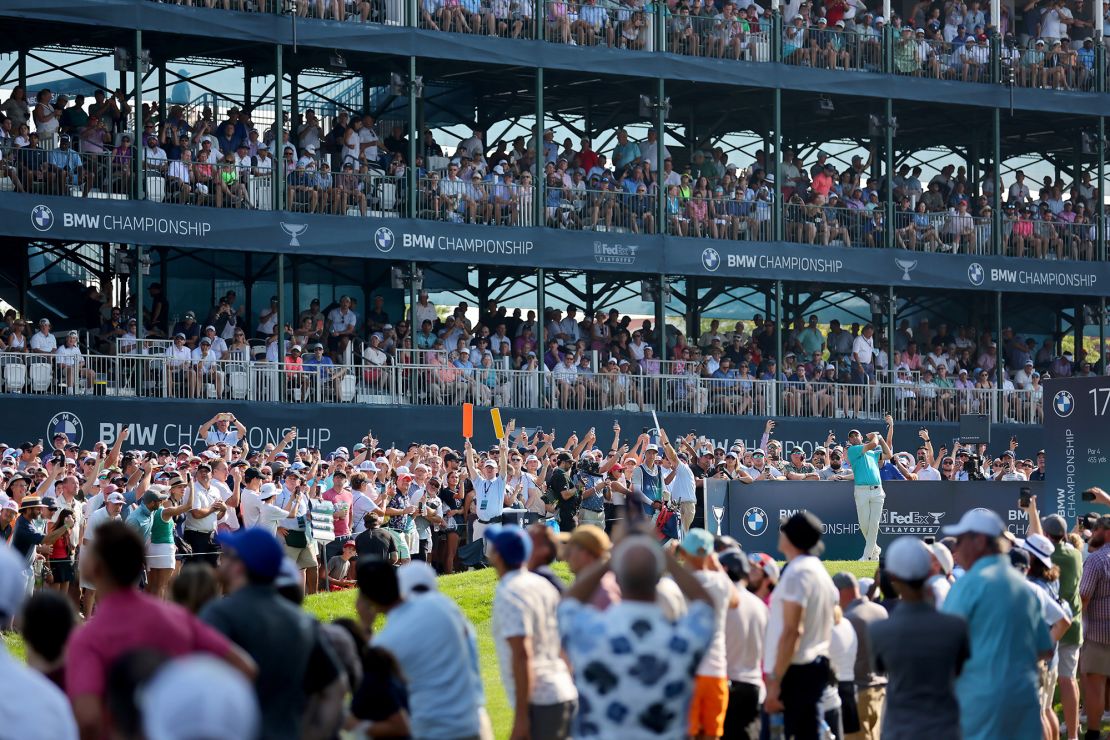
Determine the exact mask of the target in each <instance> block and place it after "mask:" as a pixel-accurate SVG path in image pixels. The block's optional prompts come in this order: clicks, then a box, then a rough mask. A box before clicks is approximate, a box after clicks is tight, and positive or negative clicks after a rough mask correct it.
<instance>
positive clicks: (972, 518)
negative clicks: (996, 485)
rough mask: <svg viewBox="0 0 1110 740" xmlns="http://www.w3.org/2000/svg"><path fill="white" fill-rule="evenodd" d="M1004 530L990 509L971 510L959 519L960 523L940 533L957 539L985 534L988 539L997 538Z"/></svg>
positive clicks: (1004, 527) (951, 525) (1003, 526)
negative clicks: (970, 534) (965, 535)
mask: <svg viewBox="0 0 1110 740" xmlns="http://www.w3.org/2000/svg"><path fill="white" fill-rule="evenodd" d="M1005 529H1006V525H1005V524H1003V523H1002V520H1001V519H999V518H998V514H995V513H994V512H993V511H991V510H990V509H972V510H971V511H968V512H966V513H964V515H963V516H962V517H960V521H958V522H956V523H955V524H950V525H949V526H947V527H945V528H944V529H943V530H942V531H943V532H944V533H945V534H947V535H952V536H954V537H958V536H960V535H961V534H969V533H974V534H985V535H986V536H988V537H998V536H1000V535H1001V534H1002V532H1003V531H1004V530H1005Z"/></svg>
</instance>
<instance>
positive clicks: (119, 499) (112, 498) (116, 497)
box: [107, 491, 127, 504]
mask: <svg viewBox="0 0 1110 740" xmlns="http://www.w3.org/2000/svg"><path fill="white" fill-rule="evenodd" d="M107 503H109V504H126V503H127V499H125V498H124V497H123V494H122V493H119V492H118V491H117V492H116V493H110V494H108V499H107Z"/></svg>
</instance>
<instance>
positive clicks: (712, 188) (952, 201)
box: [0, 87, 1100, 260]
mask: <svg viewBox="0 0 1110 740" xmlns="http://www.w3.org/2000/svg"><path fill="white" fill-rule="evenodd" d="M97 98H98V102H95V103H93V104H92V106H86V104H85V101H84V100H83V99H82V98H81V96H78V97H77V98H76V99H75V100H74V101H72V104H70V103H71V101H69V100H68V99H67V98H66V96H64V95H62V96H59V97H58V98H57V100H53V98H52V96H51V93H50V91H49V90H43V91H40V92H39V93H38V94H37V99H38V101H39V102H38V103H36V106H35V109H34V112H33V114H32V113H31V112H29V111H30V108H29V107H28V103H27V102H26V101H25V94H24V91H23V89H22V88H18V87H17V88H16V89H15V90H14V91H13V92H12V95H11V97H10V99H9V100H8V101H6V102H5V103H4V104H3V105H2V106H0V178H5V177H6V179H7V180H8V181H10V182H11V188H12V189H15V190H20V191H26V192H45V193H55V194H69V193H73V194H78V193H80V194H82V195H89V193H90V192H91V191H92V190H98V191H100V192H102V193H108V194H119V195H126V194H127V193H129V192H130V191H131V190H130V189H131V187H132V185H133V179H134V178H133V166H132V164H133V162H132V159H133V157H134V155H135V150H134V148H133V146H132V142H131V138H130V134H129V133H127V130H126V128H127V117H128V115H129V108H128V107H127V104H126V101H125V100H123V94H122V92H120V91H117V93H116V95H115V96H114V97H113V98H112V99H111V100H107V99H105V96H104V95H103V94H98V96H97ZM85 107H88V112H86V111H85ZM143 108H144V110H143V120H144V121H145V122H146V123H145V125H144V132H143V134H142V138H143V142H142V145H143V160H144V172H145V173H146V175H145V177H146V179H145V188H146V191H147V192H148V194H149V195H148V197H151V198H155V199H160V200H163V201H166V202H176V203H189V204H200V205H211V206H215V207H236V208H270V207H272V198H273V192H274V190H273V185H274V172H275V170H277V171H278V172H281V173H284V177H283V178H282V179H281V182H282V183H283V186H284V195H285V207H286V208H288V209H290V210H294V211H298V212H308V213H323V214H358V215H361V216H365V215H367V214H368V213H374V214H376V215H381V216H400V215H404V214H405V213H407V212H408V210H409V209H408V207H407V198H408V195H407V193H408V188H407V180H408V178H409V177H410V176H414V177H415V178H416V179H417V187H416V204H415V208H414V209H413V210H414V212H415V214H416V215H417V216H418V217H419V218H424V219H431V220H441V221H448V222H457V223H472V224H484V225H515V226H521V225H533V224H535V223H537V221H536V218H537V216H538V217H539V219H540V222H541V223H543V224H545V225H547V226H550V227H554V228H562V229H574V230H588V231H617V232H630V233H643V234H656V233H668V234H672V235H676V236H691V237H706V238H713V239H734V240H735V239H744V240H769V239H771V238H773V234H772V231H771V225H772V219H773V213H774V211H775V209H777V208H779V207H780V203H781V207H782V210H783V219H784V224H785V229H784V232H785V233H784V236H785V238H786V240H787V241H792V242H797V243H806V244H820V245H826V246H827V245H838V246H848V247H852V246H870V247H881V246H885V245H886V244H887V243H888V242H889V243H891V244H893V245H894V246H897V247H900V248H903V249H911V250H927V251H946V252H963V253H975V254H978V253H990V252H991V251H992V250H993V249H994V244H993V239H992V229H993V220H992V204H993V201H994V193H995V189H996V188H998V189H999V193H1000V196H1001V198H1000V202H1001V203H1003V204H1004V209H1005V210H1004V213H1003V214H1002V219H1001V223H1002V234H1001V241H1002V245H1001V248H1002V251H1003V253H1004V254H1008V255H1013V256H1018V257H1035V258H1047V259H1084V260H1090V259H1094V258H1095V256H1096V255H1095V252H1096V245H1097V241H1098V239H1097V237H1098V232H1097V217H1098V213H1097V210H1098V209H1097V203H1098V199H1099V196H1100V190H1099V188H1098V187H1097V185H1096V184H1095V183H1094V182H1093V181H1092V178H1091V173H1090V172H1088V171H1084V172H1082V173H1081V174H1080V175H1079V176H1078V177H1076V178H1074V179H1073V180H1072V181H1070V182H1069V181H1066V180H1065V179H1064V178H1063V177H1062V176H1060V175H1057V176H1056V177H1053V176H1049V175H1046V176H1045V177H1044V179H1043V181H1042V182H1040V183H1033V184H1032V188H1031V187H1030V183H1029V182H1028V181H1027V180H1026V176H1025V173H1024V172H1023V171H1021V170H1018V171H1016V172H1015V173H1014V175H1013V181H1012V182H1007V181H1006V180H999V179H998V178H996V177H995V175H994V173H993V171H992V170H990V169H989V168H988V169H987V170H985V171H984V172H983V173H982V174H981V175H980V176H979V177H978V178H977V179H973V178H972V177H971V176H970V175H969V172H968V170H967V168H966V167H964V166H962V165H961V166H956V165H945V166H943V167H942V168H941V169H940V170H939V171H938V172H936V174H934V175H933V176H932V177H929V176H928V175H926V174H925V173H924V170H923V168H922V167H921V166H911V165H909V164H904V165H901V166H900V167H899V168H898V171H897V172H896V173H894V174H893V176H892V177H890V178H889V184H888V182H887V180H888V178H886V177H885V176H880V175H878V174H877V173H876V171H875V162H874V159H875V157H874V152H873V151H872V153H871V154H869V155H868V156H867V157H866V158H865V157H864V156H861V155H856V156H853V157H851V159H850V161H849V162H847V163H846V164H844V163H838V162H837V161H836V160H835V158H833V157H830V156H829V154H828V153H827V152H825V151H824V150H820V149H818V150H817V151H815V152H814V153H813V155H812V159H811V160H810V161H805V160H803V158H802V156H801V153H800V152H798V151H795V150H794V149H790V148H787V149H785V150H784V151H783V162H782V165H781V177H782V183H781V186H780V187H779V188H777V189H776V188H775V185H774V182H773V179H774V162H773V161H772V160H771V158H769V156H768V154H767V153H766V152H765V151H764V150H759V151H757V152H756V153H755V155H754V157H752V159H751V161H741V162H736V161H730V154H728V153H726V151H725V150H724V148H722V147H720V146H718V147H714V148H712V149H709V150H705V151H702V150H697V151H694V152H693V153H692V154H691V155H690V156H689V158H688V159H687V161H686V162H685V164H681V165H679V164H676V159H675V158H673V157H672V155H671V152H670V150H669V148H667V147H663V149H662V151H661V152H660V149H659V146H658V139H657V132H656V131H654V130H648V132H647V134H646V138H644V139H643V140H642V141H636V140H635V139H633V138H632V137H630V136H629V133H628V132H627V131H625V130H624V129H618V130H617V131H616V134H615V143H614V144H613V146H612V149H611V150H610V151H609V153H608V154H605V153H600V152H597V151H595V150H594V149H593V142H592V141H591V139H589V138H587V137H583V138H580V139H579V140H578V141H577V143H576V142H575V141H574V140H573V139H571V138H565V139H564V140H563V141H562V143H559V142H557V141H556V139H555V132H554V130H552V129H546V130H544V131H543V132H542V133H541V134H540V136H541V138H542V141H541V142H540V145H541V146H540V151H541V152H542V160H543V161H542V164H541V165H540V166H537V161H536V154H537V148H536V143H535V140H534V138H529V137H524V136H518V137H516V138H514V139H512V140H508V139H501V140H498V141H495V142H492V143H487V142H486V135H485V134H486V132H485V131H483V130H480V129H477V128H475V129H474V130H473V131H472V132H471V135H470V136H468V137H466V138H463V139H462V140H460V141H459V142H458V144H457V145H456V146H455V149H454V151H453V152H452V153H451V156H445V151H444V149H443V147H442V146H441V145H440V144H439V143H437V142H436V139H435V137H434V136H433V134H432V132H431V131H425V132H424V134H423V138H422V140H421V142H420V143H419V145H418V147H417V158H416V161H415V163H414V165H413V166H412V167H410V166H409V165H408V162H407V159H408V157H409V141H408V138H407V132H406V131H405V130H404V129H403V128H402V127H401V126H396V125H393V124H390V123H388V122H385V123H379V122H378V121H376V120H375V119H374V117H373V116H371V115H359V114H357V113H354V114H352V113H348V112H346V111H344V112H341V113H339V114H338V115H337V116H335V117H334V118H332V119H330V120H329V121H327V122H325V121H322V120H321V119H319V118H318V117H317V116H316V113H315V112H314V111H313V110H308V111H305V112H304V113H303V114H298V115H297V118H296V119H295V120H294V121H293V122H292V125H291V128H290V129H289V130H287V131H285V132H283V133H282V135H281V139H282V140H281V141H280V142H276V141H274V136H273V131H272V129H269V128H265V129H260V128H259V127H257V126H256V124H255V123H254V122H253V120H252V113H251V111H250V110H247V109H239V108H231V109H229V110H228V112H227V114H226V118H225V120H223V121H222V122H220V123H217V122H216V119H215V117H214V115H213V111H212V110H211V109H210V108H203V109H202V110H201V111H199V113H197V116H196V118H195V120H191V121H190V120H188V116H187V115H186V111H185V110H184V109H183V108H182V107H181V106H173V107H171V108H170V109H169V110H168V111H167V112H166V114H165V116H163V115H162V114H161V112H160V111H159V110H158V108H157V104H144V106H143ZM40 109H41V110H44V111H45V110H48V111H50V114H49V116H47V114H45V113H43V114H42V115H41V116H40ZM32 125H33V128H34V129H35V130H34V131H31V128H32ZM379 130H381V131H382V133H379ZM386 131H388V133H386ZM732 159H735V156H734V155H733V156H732ZM538 172H539V173H540V174H539V175H538V177H539V180H540V182H537V181H536V178H537V173H538ZM538 184H542V185H543V188H542V189H539V188H537V187H536V186H537V185H538ZM888 187H889V188H890V192H891V198H892V200H893V203H894V222H893V223H887V219H886V211H885V202H886V197H887V189H888ZM1034 193H1036V195H1035V196H1034ZM537 198H542V203H539V204H537V202H536V199H537ZM776 198H778V200H776ZM660 199H662V202H661V201H660ZM537 205H540V206H542V207H540V208H537Z"/></svg>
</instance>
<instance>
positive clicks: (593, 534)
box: [566, 524, 613, 558]
mask: <svg viewBox="0 0 1110 740" xmlns="http://www.w3.org/2000/svg"><path fill="white" fill-rule="evenodd" d="M566 543H567V544H569V545H574V546H575V547H581V548H582V549H583V550H585V551H586V552H588V553H590V554H591V555H593V556H594V557H595V558H599V557H601V556H602V555H604V554H605V553H607V552H609V550H610V549H612V547H613V542H612V540H610V539H609V535H608V534H606V532H605V530H604V529H602V528H601V527H598V526H595V525H593V524H582V525H579V526H577V527H575V528H574V530H573V531H572V532H571V533H570V535H569V536H567V539H566Z"/></svg>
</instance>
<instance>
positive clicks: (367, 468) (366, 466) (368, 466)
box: [358, 460, 378, 473]
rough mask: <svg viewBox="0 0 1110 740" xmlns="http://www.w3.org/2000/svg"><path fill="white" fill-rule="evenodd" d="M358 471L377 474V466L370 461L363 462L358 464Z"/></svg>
mask: <svg viewBox="0 0 1110 740" xmlns="http://www.w3.org/2000/svg"><path fill="white" fill-rule="evenodd" d="M358 469H359V470H361V471H362V472H364V473H376V472H378V466H377V465H375V464H374V462H373V461H372V460H363V461H362V462H361V463H359V464H358Z"/></svg>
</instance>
